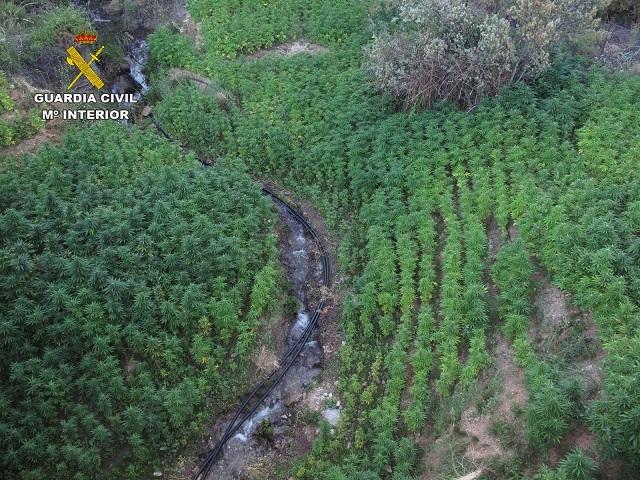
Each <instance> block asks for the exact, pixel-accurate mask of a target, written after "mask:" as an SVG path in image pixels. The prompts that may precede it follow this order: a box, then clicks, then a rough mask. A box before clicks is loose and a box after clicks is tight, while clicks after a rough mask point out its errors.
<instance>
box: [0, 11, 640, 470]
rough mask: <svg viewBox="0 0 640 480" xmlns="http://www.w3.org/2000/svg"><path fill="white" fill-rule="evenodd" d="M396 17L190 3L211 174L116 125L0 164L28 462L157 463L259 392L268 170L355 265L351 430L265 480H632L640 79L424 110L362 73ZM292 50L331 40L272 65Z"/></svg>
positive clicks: (12, 355) (571, 70) (574, 78)
mask: <svg viewBox="0 0 640 480" xmlns="http://www.w3.org/2000/svg"><path fill="white" fill-rule="evenodd" d="M376 5H377V2H369V1H366V0H293V1H286V0H269V1H258V0H190V1H188V2H187V8H188V9H189V11H190V12H191V14H192V16H193V18H194V19H195V21H197V22H199V24H200V33H201V36H202V38H201V40H202V42H201V48H200V49H197V48H196V47H195V45H194V42H193V41H192V39H191V38H189V37H187V36H186V35H183V34H180V33H177V31H176V30H175V29H173V28H169V27H163V28H160V29H158V30H156V31H155V32H154V33H152V34H151V35H150V37H149V43H150V64H149V72H148V73H149V78H150V81H151V91H150V92H149V94H148V98H149V99H150V101H151V102H152V103H153V114H154V117H155V118H156V119H157V121H158V122H159V123H160V124H161V125H162V127H163V128H164V129H165V130H166V131H167V132H168V133H169V134H170V135H171V136H172V137H173V138H175V139H176V140H177V141H178V142H179V143H181V144H183V145H184V146H185V147H187V148H189V149H191V150H193V151H194V152H195V153H197V154H198V155H199V156H202V157H204V158H207V159H211V160H215V164H214V166H212V167H211V168H204V167H202V166H200V165H199V164H198V163H197V161H196V159H195V156H194V155H192V154H187V153H185V151H184V150H181V149H180V148H179V147H178V146H176V145H175V144H172V143H170V142H167V141H165V140H164V139H162V138H161V137H160V136H159V135H158V134H157V132H156V131H155V128H154V127H153V125H151V124H149V125H146V127H147V128H143V127H144V126H134V127H132V128H130V129H129V128H128V127H126V126H122V125H113V124H109V123H101V124H98V125H96V126H93V127H90V128H88V129H80V130H74V131H72V132H71V133H70V134H69V135H68V136H66V137H65V139H64V141H63V142H62V144H61V145H60V146H56V147H51V146H50V147H47V148H45V149H44V150H42V151H41V152H39V153H38V154H36V155H32V156H26V157H24V158H23V159H22V161H21V162H20V166H19V167H16V168H14V169H12V170H10V171H3V172H2V173H0V208H1V211H0V232H1V235H0V272H1V273H0V282H2V293H1V297H0V302H1V303H0V307H1V308H0V333H1V335H0V341H2V348H3V355H2V360H0V362H2V365H1V372H2V373H0V385H1V389H0V406H1V407H2V408H0V432H1V434H0V444H1V445H2V450H1V452H0V468H1V469H2V471H3V472H6V477H7V478H9V479H21V480H22V479H25V480H26V479H29V480H32V479H33V480H35V479H45V478H46V479H50V478H54V479H68V478H73V479H76V480H82V479H90V478H130V479H138V478H149V477H150V476H151V475H152V472H154V471H155V470H156V469H160V468H161V467H162V466H163V465H167V463H169V464H170V463H171V462H172V461H173V459H174V458H175V457H176V456H177V455H179V454H181V453H182V452H183V451H184V450H185V449H186V448H187V446H188V445H190V444H191V443H190V442H193V439H194V438H198V436H199V435H202V432H203V431H204V430H205V428H206V426H207V425H210V424H211V422H213V420H214V418H213V417H214V416H215V415H216V414H217V413H218V412H219V411H220V410H221V409H223V408H224V407H225V406H229V405H231V404H232V403H233V402H234V401H235V400H236V399H237V397H238V396H239V395H240V394H241V393H242V391H243V388H245V387H246V385H245V383H246V381H247V380H248V377H249V376H250V371H251V369H250V365H248V361H247V360H246V358H249V357H250V356H251V355H252V354H253V353H254V351H255V347H256V345H257V344H258V342H259V341H260V338H259V331H260V328H261V326H262V325H263V324H264V322H265V318H266V317H268V316H269V315H270V314H271V313H273V312H274V311H277V310H278V308H279V307H280V305H279V302H280V300H279V299H281V295H282V289H283V283H284V282H283V281H282V275H281V268H280V266H279V263H278V260H277V258H278V251H277V248H276V241H275V237H274V231H275V224H276V221H275V218H276V217H275V212H274V210H273V208H272V207H271V206H270V204H269V202H268V201H267V200H266V199H264V198H262V196H261V195H260V190H259V186H258V183H257V182H256V179H259V180H261V181H262V180H263V181H269V182H272V183H274V184H277V185H281V186H283V187H284V188H286V189H288V190H290V191H292V192H294V193H295V195H296V196H297V197H298V198H303V199H306V200H307V201H309V202H311V203H313V204H314V206H315V207H317V208H318V209H319V210H320V211H321V212H322V214H323V216H324V218H325V220H326V222H327V225H328V226H329V227H330V228H331V229H332V230H333V231H334V232H335V235H336V236H337V237H339V238H340V239H341V243H340V245H339V247H338V256H339V266H338V269H339V275H340V276H341V277H344V278H345V281H344V282H343V283H340V282H338V284H339V285H341V287H340V288H342V291H340V292H339V293H340V296H341V297H342V296H343V297H344V302H343V305H342V315H341V331H342V335H343V339H344V344H343V345H342V347H341V348H340V350H339V353H338V370H339V371H338V384H337V387H338V397H339V399H340V410H341V415H340V421H339V423H338V425H337V427H336V428H335V429H332V428H330V427H329V425H328V423H326V422H323V423H321V425H320V426H319V430H318V432H317V433H318V435H317V438H316V440H315V443H314V444H313V447H312V448H311V449H310V451H309V452H308V453H307V454H306V455H305V456H304V457H302V458H299V459H296V460H295V461H293V462H291V464H290V465H287V466H286V468H285V469H284V470H285V471H284V473H283V471H282V469H280V468H279V469H278V472H275V470H274V472H272V475H271V476H270V477H269V478H274V479H276V478H286V479H289V478H295V479H299V480H302V479H308V480H316V479H320V480H373V479H392V480H408V479H425V480H426V479H452V478H459V477H462V476H463V475H465V474H470V473H473V472H476V475H475V477H474V478H476V479H478V478H482V479H496V480H506V479H530V480H534V479H536V480H583V479H596V478H597V479H607V478H608V479H632V478H635V476H634V475H636V473H635V472H636V471H637V468H638V466H640V329H639V327H640V311H639V308H640V176H638V174H637V171H638V166H639V159H640V113H639V112H640V77H638V76H635V77H634V76H630V75H626V74H616V75H614V74H611V73H609V72H607V71H605V70H604V69H602V68H600V67H598V66H596V65H593V64H591V63H590V62H589V61H587V60H585V59H583V58H580V57H575V56H570V55H569V56H564V57H559V58H558V59H556V60H555V63H554V65H553V67H552V69H551V70H550V71H548V72H547V73H546V74H545V75H544V76H543V77H542V78H541V79H539V80H538V81H537V82H536V83H535V84H534V85H529V86H527V85H523V84H521V85H518V86H515V87H510V88H506V89H505V90H503V91H502V93H501V94H500V95H499V96H498V97H496V98H492V99H485V100H484V101H482V102H481V103H480V104H479V105H478V106H477V107H475V108H473V109H472V110H471V111H469V112H465V111H460V110H458V109H457V108H455V107H454V106H452V105H450V104H448V103H442V104H437V105H435V106H434V108H431V109H428V110H424V109H423V110H410V111H401V109H400V108H399V105H398V104H396V103H394V102H393V101H392V100H391V99H389V98H388V97H386V96H385V95H383V94H382V93H381V92H379V91H377V90H376V89H375V88H374V87H373V86H372V84H371V82H370V81H369V77H368V76H367V72H366V69H365V68H363V63H364V58H365V54H364V52H365V51H366V47H367V46H368V45H370V44H371V41H372V31H371V28H370V25H371V23H372V22H389V24H390V25H393V22H394V21H395V20H394V19H393V18H387V17H386V16H385V15H386V11H385V10H383V9H378V8H376ZM296 40H304V41H308V42H312V43H314V44H317V45H320V46H322V47H325V48H322V49H317V51H316V53H314V54H309V53H299V54H296V55H286V56H285V55H278V54H277V52H275V53H273V54H271V55H263V54H262V53H261V54H260V55H254V56H252V55H251V54H252V53H255V52H258V51H260V52H262V51H263V50H264V49H269V48H272V47H274V46H278V45H281V44H283V43H286V42H292V41H296ZM172 68H181V69H187V70H189V71H192V72H194V74H197V75H199V76H201V77H203V78H205V77H206V78H209V79H211V82H212V83H211V85H210V86H209V87H207V88H202V86H201V85H198V84H197V82H193V81H189V80H188V79H187V78H183V79H181V80H177V81H173V80H170V79H169V77H170V75H169V71H170V69H172ZM0 80H2V79H1V78H0ZM2 91H3V90H2V83H1V82H0V108H1V107H2V106H4V108H5V109H8V108H10V102H9V101H8V100H7V99H6V95H5V96H4V97H3V96H2ZM0 141H1V138H0ZM320 321H321V322H322V321H323V320H322V317H321V320H320ZM467 478H469V477H467Z"/></svg>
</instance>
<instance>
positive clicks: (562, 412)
mask: <svg viewBox="0 0 640 480" xmlns="http://www.w3.org/2000/svg"><path fill="white" fill-rule="evenodd" d="M572 409H573V408H572V404H571V402H570V400H569V399H568V398H567V396H566V394H565V393H564V392H563V391H562V390H560V389H559V388H557V387H556V386H555V385H553V384H552V383H551V382H545V383H544V384H542V385H536V386H534V387H533V388H532V392H531V400H530V402H529V405H528V407H527V430H526V437H527V440H528V442H529V444H531V445H532V446H534V447H537V448H544V447H547V446H549V445H552V444H556V443H558V442H559V441H560V440H561V439H562V437H563V436H564V434H565V432H566V431H567V429H568V428H569V416H570V414H571V411H572Z"/></svg>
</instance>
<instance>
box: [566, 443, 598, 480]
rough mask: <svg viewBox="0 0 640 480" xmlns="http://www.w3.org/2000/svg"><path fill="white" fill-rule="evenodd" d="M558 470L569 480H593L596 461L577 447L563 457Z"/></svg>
mask: <svg viewBox="0 0 640 480" xmlns="http://www.w3.org/2000/svg"><path fill="white" fill-rule="evenodd" d="M558 470H559V471H560V472H561V473H562V474H563V475H564V476H565V477H566V478H567V480H592V479H593V477H594V474H595V473H596V464H595V462H594V461H593V460H592V459H591V458H589V457H588V456H586V455H585V454H584V452H582V450H580V449H579V448H576V449H575V450H573V451H571V452H569V453H568V454H567V456H566V457H564V458H563V459H562V461H561V462H560V465H559V466H558Z"/></svg>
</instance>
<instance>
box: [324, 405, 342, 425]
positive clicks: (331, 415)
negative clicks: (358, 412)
mask: <svg viewBox="0 0 640 480" xmlns="http://www.w3.org/2000/svg"><path fill="white" fill-rule="evenodd" d="M322 417H323V418H324V419H325V420H326V421H327V422H329V425H331V426H332V427H335V426H336V425H338V420H340V409H338V408H327V409H326V410H324V411H323V412H322Z"/></svg>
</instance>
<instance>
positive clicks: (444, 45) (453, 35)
mask: <svg viewBox="0 0 640 480" xmlns="http://www.w3.org/2000/svg"><path fill="white" fill-rule="evenodd" d="M606 1H607V0H504V1H500V2H490V1H486V0H472V1H467V0H395V1H394V2H392V4H393V5H394V6H395V7H396V8H397V10H398V16H399V18H400V20H401V27H400V29H399V30H398V31H395V32H391V33H389V32H383V33H380V34H378V35H377V37H376V39H375V41H374V43H373V45H371V47H370V48H369V50H368V55H369V62H368V67H369V71H370V73H371V75H372V77H373V79H374V81H375V83H377V84H378V86H380V87H381V88H382V89H383V90H384V91H386V92H387V93H389V94H390V95H391V96H393V97H397V98H399V99H401V100H402V101H403V102H404V104H405V106H406V107H412V106H431V105H433V103H434V102H436V101H438V100H450V101H452V102H454V103H456V104H458V105H460V106H463V107H467V108H468V107H473V106H475V105H476V104H477V103H478V102H479V101H480V99H481V98H482V97H484V96H486V95H496V94H497V93H498V92H499V91H500V89H501V88H502V87H504V86H506V85H511V84H514V83H516V82H519V81H522V80H524V81H530V80H534V79H535V78H537V77H539V76H540V75H541V74H542V73H544V72H545V71H546V70H547V69H548V68H549V66H550V65H551V58H552V55H553V53H554V51H555V50H556V49H557V47H558V46H559V45H567V44H568V43H569V41H570V40H571V39H573V38H575V37H577V36H579V35H581V34H584V33H587V32H592V31H595V30H596V28H597V25H598V20H597V18H596V14H597V12H598V8H600V7H602V6H603V5H604V3H605V2H606Z"/></svg>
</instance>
